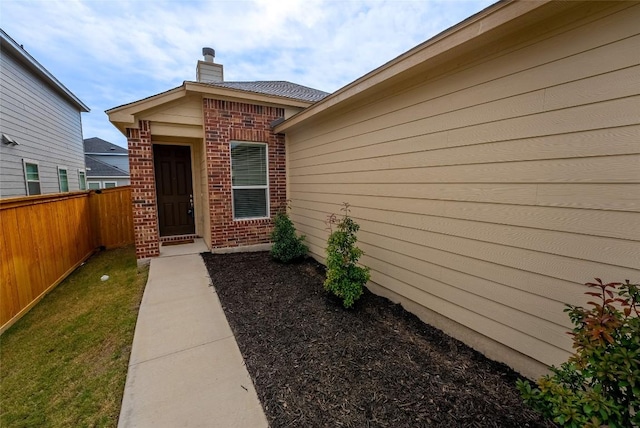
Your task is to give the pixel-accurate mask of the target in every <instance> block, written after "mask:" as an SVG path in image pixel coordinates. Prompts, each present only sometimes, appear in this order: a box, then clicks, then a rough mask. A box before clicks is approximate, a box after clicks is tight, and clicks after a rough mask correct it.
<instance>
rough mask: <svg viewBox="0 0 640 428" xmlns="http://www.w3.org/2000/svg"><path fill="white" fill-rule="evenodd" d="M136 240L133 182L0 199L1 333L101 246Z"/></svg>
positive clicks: (106, 246)
mask: <svg viewBox="0 0 640 428" xmlns="http://www.w3.org/2000/svg"><path fill="white" fill-rule="evenodd" d="M133 242H134V238H133V215H132V207H131V188H130V187H129V186H123V187H115V188H112V189H104V190H99V191H93V190H92V191H86V192H73V193H65V194H53V195H40V196H28V197H21V198H10V199H4V200H1V199H0V274H1V277H0V278H1V280H2V283H1V284H0V326H1V327H0V333H2V332H4V331H5V330H6V329H7V328H9V327H10V326H11V325H12V324H13V323H15V322H16V321H17V320H18V319H20V317H21V316H22V315H24V314H25V313H26V312H27V311H28V310H29V309H31V308H32V307H33V306H34V305H35V304H36V303H37V302H38V301H39V300H40V299H41V298H42V297H44V296H45V294H47V293H48V292H49V291H50V290H52V289H53V288H54V287H55V286H56V285H58V284H59V283H60V282H61V281H62V280H63V279H64V278H66V277H67V275H69V274H70V273H71V272H73V270H74V269H75V268H77V267H78V266H79V265H80V264H81V263H82V262H84V261H85V260H86V259H87V258H89V256H91V255H92V254H93V253H94V251H95V250H96V249H97V248H100V247H105V248H113V247H118V246H123V245H127V244H132V243H133Z"/></svg>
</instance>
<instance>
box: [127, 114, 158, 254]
mask: <svg viewBox="0 0 640 428" xmlns="http://www.w3.org/2000/svg"><path fill="white" fill-rule="evenodd" d="M127 142H128V144H129V172H130V175H131V199H132V201H133V231H134V234H135V241H136V257H137V258H138V259H145V258H148V257H157V256H159V255H160V242H159V236H158V213H157V211H156V186H155V179H154V173H153V147H152V146H151V129H150V126H149V122H148V121H144V120H141V121H140V123H139V128H137V129H136V128H127Z"/></svg>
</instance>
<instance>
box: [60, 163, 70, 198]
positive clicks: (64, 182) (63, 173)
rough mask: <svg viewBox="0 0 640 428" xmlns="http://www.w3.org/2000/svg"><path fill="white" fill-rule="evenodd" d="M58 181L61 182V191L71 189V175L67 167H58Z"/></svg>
mask: <svg viewBox="0 0 640 428" xmlns="http://www.w3.org/2000/svg"><path fill="white" fill-rule="evenodd" d="M58 182H59V183H60V191H61V192H68V191H69V177H68V175H67V168H65V167H62V166H59V167H58Z"/></svg>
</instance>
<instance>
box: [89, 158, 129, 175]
mask: <svg viewBox="0 0 640 428" xmlns="http://www.w3.org/2000/svg"><path fill="white" fill-rule="evenodd" d="M84 164H85V166H86V167H87V178H91V177H129V173H128V172H127V171H124V170H122V169H120V168H118V167H116V166H113V165H109V164H108V163H105V162H102V161H100V160H98V159H95V158H93V157H91V156H85V157H84Z"/></svg>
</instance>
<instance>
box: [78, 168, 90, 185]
mask: <svg viewBox="0 0 640 428" xmlns="http://www.w3.org/2000/svg"><path fill="white" fill-rule="evenodd" d="M80 174H83V175H84V189H83V188H82V180H81V179H80ZM88 188H89V185H88V184H87V171H85V170H84V169H82V168H79V169H78V189H80V190H87V189H88Z"/></svg>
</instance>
